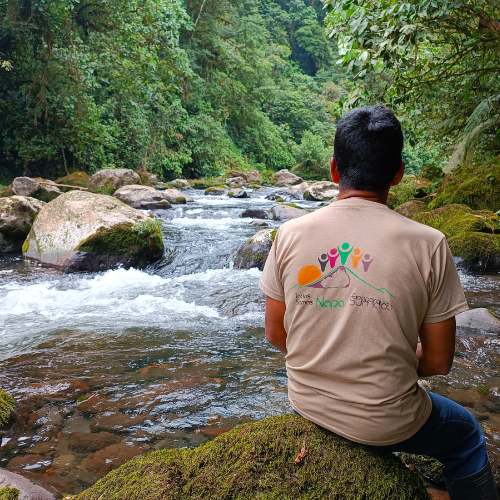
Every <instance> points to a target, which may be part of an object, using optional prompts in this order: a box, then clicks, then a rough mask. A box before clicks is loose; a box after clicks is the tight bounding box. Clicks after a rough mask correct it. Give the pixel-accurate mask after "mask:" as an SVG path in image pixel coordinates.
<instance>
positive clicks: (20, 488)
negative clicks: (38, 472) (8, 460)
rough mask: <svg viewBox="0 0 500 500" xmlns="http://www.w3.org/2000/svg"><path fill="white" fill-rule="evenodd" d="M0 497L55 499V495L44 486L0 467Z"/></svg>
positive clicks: (20, 499) (16, 499)
mask: <svg viewBox="0 0 500 500" xmlns="http://www.w3.org/2000/svg"><path fill="white" fill-rule="evenodd" d="M9 490H10V491H9ZM2 494H3V495H2ZM0 498H1V499H2V500H3V499H5V500H55V496H54V495H53V494H52V493H50V492H49V491H47V490H46V489H45V488H42V487H41V486H38V485H36V484H33V483H32V482H31V481H30V480H29V479H27V478H25V477H23V476H21V475H20V474H15V473H14V472H9V471H7V470H3V469H0Z"/></svg>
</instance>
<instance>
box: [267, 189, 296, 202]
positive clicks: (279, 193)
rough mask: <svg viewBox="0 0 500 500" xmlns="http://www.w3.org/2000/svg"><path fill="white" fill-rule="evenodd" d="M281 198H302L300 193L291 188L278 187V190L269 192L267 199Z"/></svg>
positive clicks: (288, 199)
mask: <svg viewBox="0 0 500 500" xmlns="http://www.w3.org/2000/svg"><path fill="white" fill-rule="evenodd" d="M279 198H281V199H282V200H287V201H290V200H300V195H299V194H298V193H295V192H293V191H292V190H291V189H290V188H288V189H277V190H276V191H274V192H272V193H269V194H268V195H267V196H266V200H277V199H279Z"/></svg>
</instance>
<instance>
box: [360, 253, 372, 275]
mask: <svg viewBox="0 0 500 500" xmlns="http://www.w3.org/2000/svg"><path fill="white" fill-rule="evenodd" d="M362 262H363V267H364V268H365V273H366V272H367V271H368V269H369V267H370V264H371V263H372V262H373V259H371V260H370V254H369V253H367V254H365V256H364V257H363V260H362Z"/></svg>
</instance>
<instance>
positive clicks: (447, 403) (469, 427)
mask: <svg viewBox="0 0 500 500" xmlns="http://www.w3.org/2000/svg"><path fill="white" fill-rule="evenodd" d="M428 394H429V396H430V398H431V400H432V412H431V414H430V416H429V418H428V419H427V421H426V422H425V424H424V425H423V426H422V427H421V428H420V430H418V431H417V432H416V433H415V434H414V435H413V436H412V437H410V438H408V439H406V440H404V441H401V442H400V443H397V444H392V445H390V446H370V445H363V446H365V447H366V448H369V449H371V450H376V451H387V452H403V453H411V454H413V455H426V456H428V457H432V458H435V459H436V460H439V462H441V463H442V464H443V465H444V466H445V469H444V474H445V476H446V477H447V478H450V479H459V478H464V477H467V476H470V475H472V474H475V473H476V472H479V471H480V470H481V469H482V468H483V467H484V466H485V465H486V462H487V460H488V455H487V454H486V440H485V438H484V434H483V431H482V430H481V427H480V426H479V424H478V423H477V420H476V418H475V417H474V415H472V413H470V412H469V411H467V410H466V409H465V408H464V407H462V406H460V405H459V404H457V403H455V402H453V401H451V400H450V399H448V398H443V397H442V396H438V395H437V394H433V393H428Z"/></svg>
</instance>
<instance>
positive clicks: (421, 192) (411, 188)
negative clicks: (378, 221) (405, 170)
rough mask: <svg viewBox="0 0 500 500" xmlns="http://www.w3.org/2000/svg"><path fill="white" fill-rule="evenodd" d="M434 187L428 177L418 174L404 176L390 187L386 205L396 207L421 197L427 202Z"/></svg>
mask: <svg viewBox="0 0 500 500" xmlns="http://www.w3.org/2000/svg"><path fill="white" fill-rule="evenodd" d="M434 189H435V188H434V184H433V183H431V181H430V180H428V178H423V177H422V176H420V175H419V176H418V177H415V176H414V175H408V176H405V177H404V178H403V179H402V181H401V182H400V183H399V184H398V185H397V186H395V187H392V188H391V191H390V196H389V199H388V200H387V201H388V202H387V205H388V206H389V208H396V207H398V206H399V205H402V204H403V203H406V202H408V201H410V200H413V199H421V200H425V201H426V202H427V203H429V201H431V199H430V195H431V194H433V191H434Z"/></svg>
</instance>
